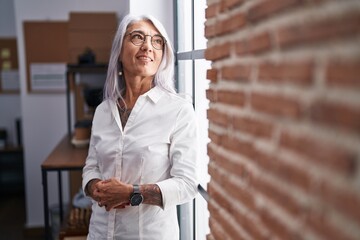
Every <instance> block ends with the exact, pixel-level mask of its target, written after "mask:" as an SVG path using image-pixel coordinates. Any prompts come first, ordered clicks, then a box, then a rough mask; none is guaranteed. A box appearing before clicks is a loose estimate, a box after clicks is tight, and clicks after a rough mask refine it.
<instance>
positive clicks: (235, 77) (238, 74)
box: [221, 64, 252, 82]
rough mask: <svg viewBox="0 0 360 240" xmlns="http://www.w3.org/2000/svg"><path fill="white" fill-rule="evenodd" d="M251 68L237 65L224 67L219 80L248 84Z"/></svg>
mask: <svg viewBox="0 0 360 240" xmlns="http://www.w3.org/2000/svg"><path fill="white" fill-rule="evenodd" d="M251 70H252V67H251V66H250V65H243V64H237V65H234V66H225V67H223V68H222V69H221V78H222V79H226V80H231V81H239V82H249V81H250V74H251Z"/></svg>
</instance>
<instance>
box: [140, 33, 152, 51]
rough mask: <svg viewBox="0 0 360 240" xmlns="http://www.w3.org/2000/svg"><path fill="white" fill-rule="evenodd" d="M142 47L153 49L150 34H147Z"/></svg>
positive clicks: (143, 48) (144, 49)
mask: <svg viewBox="0 0 360 240" xmlns="http://www.w3.org/2000/svg"><path fill="white" fill-rule="evenodd" d="M141 49H142V50H143V51H146V50H152V45H151V37H150V36H146V38H145V41H144V42H143V44H142V45H141Z"/></svg>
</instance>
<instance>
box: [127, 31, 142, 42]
mask: <svg viewBox="0 0 360 240" xmlns="http://www.w3.org/2000/svg"><path fill="white" fill-rule="evenodd" d="M130 40H131V42H132V43H133V44H135V45H141V44H143V43H144V40H145V35H144V34H142V33H139V32H132V33H131V34H130Z"/></svg>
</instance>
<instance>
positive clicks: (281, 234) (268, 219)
mask: <svg viewBox="0 0 360 240" xmlns="http://www.w3.org/2000/svg"><path fill="white" fill-rule="evenodd" d="M259 215H260V217H261V222H263V223H264V225H265V226H267V227H268V228H269V229H271V231H272V233H273V234H274V235H276V236H277V238H275V239H303V238H302V237H301V233H297V232H295V231H294V230H292V229H290V228H289V227H288V226H286V224H285V223H283V222H282V221H281V220H279V219H277V218H276V217H275V216H274V215H273V214H271V209H268V208H266V207H265V208H263V209H261V211H259ZM299 231H300V229H299Z"/></svg>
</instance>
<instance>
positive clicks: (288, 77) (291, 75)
mask: <svg viewBox="0 0 360 240" xmlns="http://www.w3.org/2000/svg"><path fill="white" fill-rule="evenodd" d="M258 80H259V81H260V82H273V83H278V84H283V83H290V84H295V85H299V86H310V85H311V84H312V83H313V63H312V62H311V61H303V62H292V63H288V62H281V63H277V64H274V63H262V64H260V66H259V75H258Z"/></svg>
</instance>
